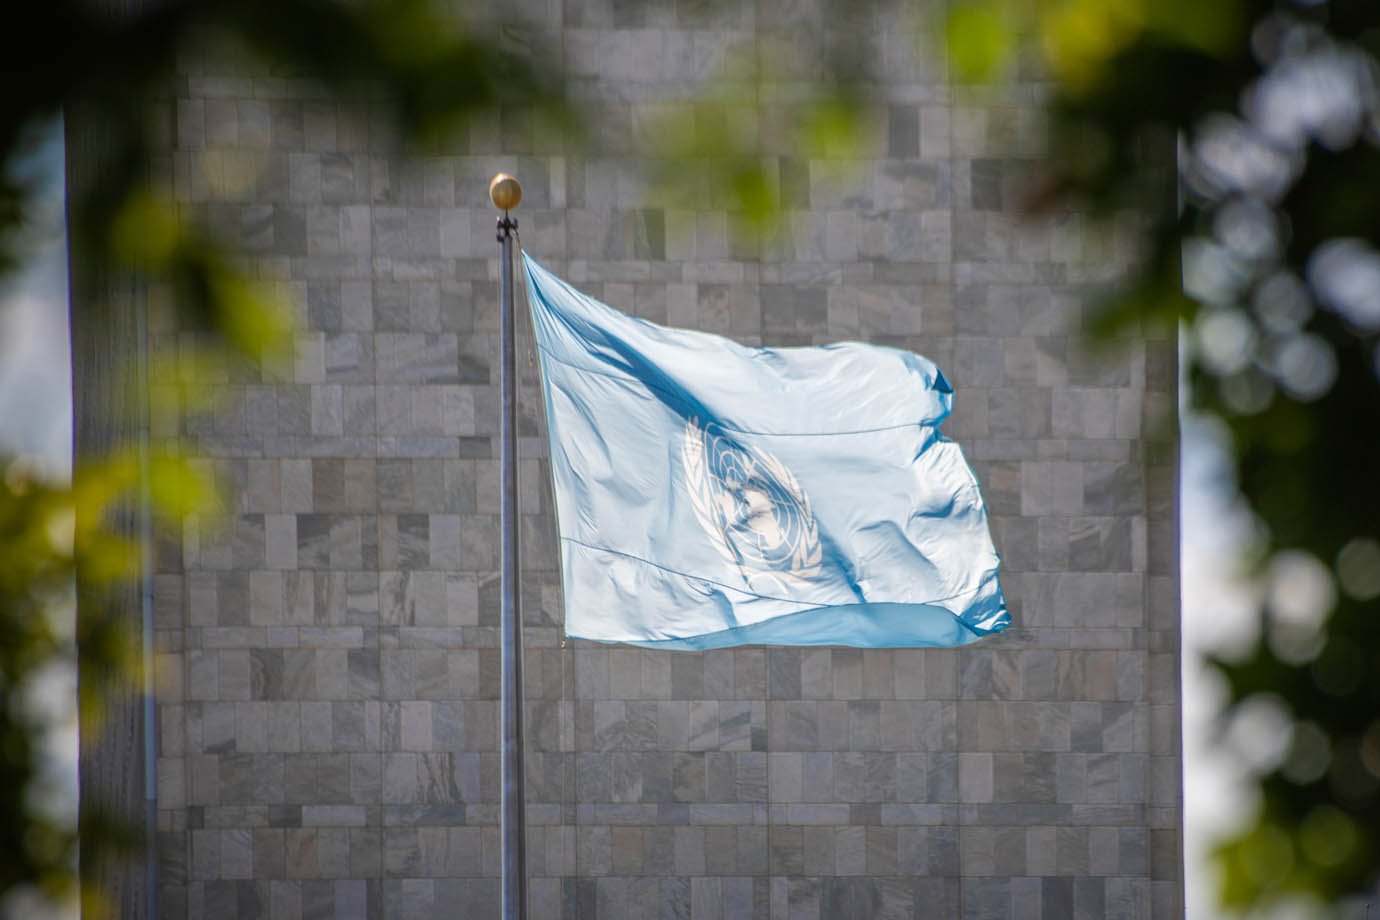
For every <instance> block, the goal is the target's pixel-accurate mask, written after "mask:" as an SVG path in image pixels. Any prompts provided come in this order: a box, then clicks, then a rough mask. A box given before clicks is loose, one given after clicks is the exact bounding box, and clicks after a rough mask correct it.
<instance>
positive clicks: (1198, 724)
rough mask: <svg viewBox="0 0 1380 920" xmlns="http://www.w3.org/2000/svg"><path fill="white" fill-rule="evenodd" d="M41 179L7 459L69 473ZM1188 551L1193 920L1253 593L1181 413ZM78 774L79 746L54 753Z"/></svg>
mask: <svg viewBox="0 0 1380 920" xmlns="http://www.w3.org/2000/svg"><path fill="white" fill-rule="evenodd" d="M22 168H23V169H24V170H26V171H28V172H29V173H30V174H31V175H33V176H35V177H38V178H39V179H40V182H39V188H40V193H39V197H38V205H39V207H38V213H39V216H40V219H39V221H38V222H37V224H38V226H37V228H36V232H35V233H34V234H32V237H31V238H32V239H33V240H34V242H35V244H34V245H33V246H32V247H31V249H30V251H29V252H28V253H27V254H26V256H25V259H24V264H23V268H22V270H21V271H20V272H19V273H18V274H17V275H16V276H15V277H13V278H11V279H10V280H9V281H8V282H7V283H6V284H5V285H4V287H0V453H10V454H15V453H19V454H26V455H30V456H34V457H37V458H41V461H42V465H43V467H44V468H45V469H46V470H48V471H49V472H50V473H51V474H52V475H54V476H65V475H67V474H68V473H69V472H70V469H71V442H72V423H71V417H72V411H71V407H72V404H71V358H70V352H69V346H68V340H67V335H68V324H67V262H66V249H65V245H64V242H65V241H64V237H63V185H62V143H61V131H60V126H58V125H54V126H53V129H52V130H51V131H50V132H49V133H48V135H47V136H46V137H45V138H44V141H43V143H42V144H41V145H39V146H38V148H37V149H36V151H35V153H34V155H33V156H32V157H31V158H30V159H29V160H28V161H27V162H26V163H25V164H24V165H23V167H22ZM1182 420H1183V443H1182V447H1181V451H1182V454H1181V460H1182V471H1183V475H1182V487H1181V493H1180V515H1181V516H1180V534H1181V536H1180V545H1181V550H1182V551H1181V559H1182V594H1183V608H1182V609H1183V647H1184V661H1183V690H1184V706H1183V720H1184V796H1185V802H1184V823H1185V833H1184V855H1185V863H1186V865H1185V888H1186V906H1187V916H1188V918H1189V920H1211V918H1213V917H1215V916H1217V914H1216V911H1215V910H1214V908H1213V904H1212V891H1213V887H1214V878H1213V875H1212V873H1211V870H1210V860H1209V853H1210V848H1211V842H1212V840H1213V839H1214V838H1215V837H1218V836H1220V835H1221V834H1222V833H1223V832H1225V831H1226V830H1228V829H1230V828H1231V827H1233V826H1234V824H1235V823H1237V822H1240V821H1241V820H1243V817H1244V816H1245V815H1247V814H1249V810H1250V808H1251V805H1252V802H1251V799H1250V798H1249V796H1248V795H1247V794H1246V791H1245V788H1244V785H1243V783H1242V782H1241V776H1240V773H1239V772H1238V769H1237V768H1236V767H1234V766H1233V763H1232V761H1231V759H1230V758H1229V757H1228V756H1227V755H1226V754H1224V753H1223V752H1221V751H1219V750H1216V749H1214V748H1212V747H1211V745H1210V744H1209V743H1208V742H1209V740H1210V739H1211V738H1213V737H1214V736H1215V735H1217V734H1219V732H1218V731H1217V727H1216V726H1215V724H1214V721H1213V714H1214V713H1215V712H1216V710H1217V708H1218V707H1219V706H1220V703H1221V701H1222V699H1223V698H1224V696H1225V694H1224V692H1223V688H1222V685H1221V683H1220V679H1218V678H1216V676H1215V674H1213V673H1212V672H1211V671H1209V669H1207V668H1206V666H1205V665H1203V664H1202V656H1203V655H1204V654H1206V653H1207V652H1209V651H1212V650H1215V649H1223V648H1228V647H1230V646H1232V645H1234V644H1236V643H1239V642H1240V641H1241V639H1242V638H1243V637H1249V636H1250V635H1251V630H1252V623H1253V620H1252V617H1251V608H1250V606H1249V603H1248V599H1249V595H1248V594H1247V593H1246V592H1245V590H1244V589H1243V587H1242V586H1241V584H1240V583H1239V582H1238V581H1237V580H1235V579H1234V578H1233V576H1232V572H1233V570H1234V564H1235V559H1236V554H1237V549H1238V547H1239V546H1240V544H1241V541H1242V540H1244V539H1245V536H1246V534H1247V532H1248V529H1249V518H1248V516H1247V515H1246V514H1245V513H1244V512H1243V511H1242V510H1241V508H1240V507H1239V506H1238V505H1236V504H1235V503H1234V501H1233V498H1232V496H1233V495H1234V489H1233V487H1232V483H1231V479H1230V472H1229V467H1228V465H1227V462H1226V455H1225V453H1224V452H1223V449H1222V446H1221V440H1220V438H1218V437H1216V436H1215V433H1214V430H1213V428H1212V426H1211V425H1209V424H1207V423H1205V422H1203V421H1201V420H1196V419H1194V418H1192V417H1189V416H1186V415H1185V416H1184V417H1183V419H1182ZM56 756H57V757H58V760H59V761H60V763H62V764H66V765H67V769H69V771H71V772H72V775H73V776H74V775H75V773H74V770H75V739H74V738H72V739H68V743H67V744H65V745H62V746H61V748H60V749H59V750H58V751H57V752H56Z"/></svg>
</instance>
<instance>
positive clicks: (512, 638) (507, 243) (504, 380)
mask: <svg viewBox="0 0 1380 920" xmlns="http://www.w3.org/2000/svg"><path fill="white" fill-rule="evenodd" d="M489 199H490V200H491V201H493V203H494V206H495V207H497V208H498V209H499V210H500V211H502V212H503V216H502V217H500V218H499V219H498V242H499V243H500V244H501V249H502V253H503V254H502V265H501V266H500V269H499V295H500V296H499V301H500V307H499V312H500V314H501V316H500V319H499V330H500V335H499V338H500V340H501V345H502V352H503V355H502V361H501V364H500V366H501V372H500V375H499V376H500V381H501V388H502V391H503V397H502V405H503V409H502V413H501V415H500V418H499V442H500V456H501V461H502V462H501V466H500V472H499V491H500V492H501V493H502V495H503V508H502V518H501V524H500V526H501V528H502V535H501V541H502V563H501V569H500V573H501V574H500V582H501V584H500V587H501V589H502V595H503V606H502V615H501V620H500V627H501V629H500V631H501V634H502V635H501V649H502V651H501V658H502V662H501V664H502V668H501V670H502V675H501V677H502V691H501V696H502V709H503V720H502V721H503V812H502V822H501V834H502V845H503V875H502V891H503V901H502V905H503V907H502V918H503V920H527V839H526V838H527V798H526V788H525V787H526V783H525V777H524V774H523V759H524V758H523V726H522V715H523V713H522V605H521V603H520V599H519V594H518V573H519V571H521V565H520V560H519V557H518V506H517V500H518V481H517V473H518V467H517V345H516V342H515V338H516V335H515V332H516V330H515V326H516V317H515V315H514V313H513V236H514V231H516V230H517V221H516V220H513V219H512V218H511V217H510V216H509V214H508V212H509V211H511V210H512V209H513V208H516V207H517V206H518V203H519V202H520V201H522V186H521V185H519V184H518V180H517V179H515V178H513V177H512V176H510V175H508V174H507V173H499V174H498V175H496V176H494V178H493V181H492V182H490V183H489Z"/></svg>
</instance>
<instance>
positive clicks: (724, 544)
mask: <svg viewBox="0 0 1380 920" xmlns="http://www.w3.org/2000/svg"><path fill="white" fill-rule="evenodd" d="M726 440H727V439H724V438H722V436H720V435H717V434H715V433H713V432H711V431H709V430H708V428H707V427H706V426H702V425H701V424H700V423H699V420H698V419H694V418H691V419H689V420H688V421H687V422H686V425H685V436H684V438H683V439H682V442H681V460H682V462H683V463H684V465H685V475H686V480H687V483H688V486H689V488H688V489H687V491H688V492H689V493H690V505H691V507H692V508H694V510H695V517H696V519H697V520H698V521H699V523H700V527H701V528H703V530H704V532H705V534H706V535H707V536H708V537H709V540H710V542H711V543H712V544H713V546H714V548H715V549H716V550H717V551H718V553H719V555H720V556H721V557H722V558H723V560H724V561H725V562H727V563H729V564H730V565H733V566H735V567H737V568H738V569H739V570H740V571H741V572H742V573H743V576H744V577H745V578H747V579H748V582H749V584H751V583H752V581H753V579H755V578H758V577H761V576H767V577H770V578H774V579H776V580H778V581H780V582H783V583H786V584H791V583H795V584H804V583H806V582H809V581H811V580H813V579H815V578H817V577H818V576H819V573H820V569H821V567H822V563H823V558H824V552H823V545H822V543H821V541H820V539H819V523H818V522H817V521H816V520H815V515H814V511H813V509H812V508H811V507H810V499H809V496H807V495H806V494H805V491H804V490H803V489H801V487H800V482H799V481H798V480H797V479H796V478H795V474H794V473H792V472H791V471H790V469H789V468H788V467H787V466H786V465H785V464H784V463H782V462H781V460H780V459H779V458H777V457H775V456H773V455H772V454H770V453H768V452H767V451H764V450H761V449H760V448H757V447H745V446H742V445H739V444H736V443H732V442H728V443H729V444H731V447H730V448H729V449H730V450H731V451H733V452H734V453H737V454H739V455H740V457H741V458H742V459H744V460H746V461H747V467H748V469H749V470H751V472H752V474H753V476H754V477H755V478H759V479H760V480H761V481H762V483H763V484H765V485H769V486H774V487H775V488H774V489H772V490H771V491H772V492H773V493H774V495H772V496H771V501H770V508H769V509H768V510H769V512H770V514H771V515H772V518H773V522H775V521H776V520H777V518H778V517H779V516H780V515H781V514H782V513H784V514H785V516H787V517H789V518H791V519H792V520H791V521H790V523H793V524H795V526H794V527H792V528H790V529H789V530H785V531H783V532H784V533H786V534H789V535H790V536H789V545H773V546H770V547H768V549H772V550H774V552H772V554H771V555H770V556H768V555H767V554H766V553H764V552H763V547H762V545H761V540H762V538H763V535H762V534H761V532H760V531H758V530H757V529H756V528H754V527H753V526H752V524H751V522H750V521H749V522H745V521H744V520H743V519H741V518H739V519H737V520H730V519H729V517H728V515H727V514H726V512H725V510H724V509H723V507H722V504H721V500H722V499H724V498H728V497H729V493H728V492H727V489H726V486H727V485H728V484H727V483H725V482H724V481H723V479H722V477H721V476H720V475H719V474H718V472H717V471H715V470H714V469H712V467H713V465H714V462H713V454H714V442H716V441H726ZM761 491H765V490H761ZM759 513H760V512H759ZM730 529H732V530H734V531H735V532H737V533H739V534H741V533H742V532H743V531H744V530H747V531H749V532H750V533H751V534H752V535H753V536H756V537H757V538H758V539H757V540H755V541H754V540H752V539H745V538H743V537H739V538H738V539H730V537H729V531H730Z"/></svg>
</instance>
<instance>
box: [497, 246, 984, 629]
mask: <svg viewBox="0 0 1380 920" xmlns="http://www.w3.org/2000/svg"><path fill="white" fill-rule="evenodd" d="M524 262H525V265H526V268H527V291H528V300H529V302H530V304H531V307H532V318H533V323H534V325H535V328H536V335H537V349H538V354H539V356H540V360H541V370H542V384H543V390H544V393H545V397H546V418H547V427H548V430H549V433H550V438H551V470H552V479H553V481H554V484H555V494H556V512H557V519H558V529H559V531H560V539H561V565H562V575H563V581H564V587H565V627H566V633H567V634H568V635H570V636H572V637H575V638H581V639H597V640H600V641H605V642H630V643H635V644H638V645H647V646H652V647H657V648H679V649H705V648H718V647H722V646H728V645H744V644H749V643H770V644H787V645H854V646H862V647H870V648H882V647H899V646H924V645H941V646H952V645H961V644H963V643H965V642H971V641H973V640H975V639H978V638H981V637H982V636H985V635H987V634H988V633H992V632H997V631H999V630H1002V629H1004V628H1006V626H1007V625H1008V624H1009V623H1010V616H1009V615H1008V614H1007V611H1006V604H1005V601H1004V600H1003V598H1002V593H1001V588H1000V586H999V585H998V582H997V569H998V559H997V554H996V551H995V550H994V549H993V547H992V540H991V537H990V535H989V534H988V528H987V512H986V509H985V508H984V507H983V503H982V496H981V494H980V493H979V491H978V484H977V481H976V480H975V479H974V477H973V473H972V471H971V470H970V469H969V468H968V464H967V463H966V462H965V461H964V459H963V455H962V453H961V452H960V451H959V449H958V445H956V444H954V443H953V442H952V441H949V440H947V439H946V438H944V437H943V435H941V434H940V432H939V426H940V423H942V422H943V421H944V419H945V418H946V417H947V416H948V415H949V412H950V410H951V408H952V405H953V390H952V389H951V387H950V386H949V383H948V381H947V380H945V379H944V375H943V374H941V373H940V372H939V369H938V368H937V367H935V365H934V364H933V363H931V362H930V361H928V360H926V359H925V358H922V357H920V356H918V355H914V354H911V353H909V352H904V351H899V350H896V349H891V348H882V347H878V346H872V345H863V344H860V343H856V342H843V343H839V344H836V345H826V346H823V347H819V348H778V349H772V348H748V347H744V346H742V345H738V344H736V343H734V342H731V341H728V340H727V339H723V338H720V337H718V336H714V335H708V334H706V333H702V332H692V331H689V330H683V329H667V328H663V327H661V326H657V325H654V324H652V323H649V322H646V321H645V320H640V319H636V318H633V317H630V316H626V315H624V314H622V313H619V312H618V311H616V310H614V309H612V308H610V307H608V306H605V305H604V304H602V303H599V302H598V301H596V300H593V299H592V298H589V297H586V296H584V295H583V294H581V293H579V292H578V291H576V290H574V289H573V288H571V287H570V286H569V285H568V284H566V283H565V282H564V281H562V280H561V279H559V278H557V277H556V276H555V275H552V274H551V273H550V272H548V271H546V270H545V269H544V268H542V267H541V266H540V265H539V264H537V262H536V261H535V260H533V259H532V258H531V257H528V256H526V255H524Z"/></svg>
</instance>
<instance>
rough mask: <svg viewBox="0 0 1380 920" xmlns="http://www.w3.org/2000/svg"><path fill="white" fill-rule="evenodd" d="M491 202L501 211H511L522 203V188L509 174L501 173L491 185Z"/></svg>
mask: <svg viewBox="0 0 1380 920" xmlns="http://www.w3.org/2000/svg"><path fill="white" fill-rule="evenodd" d="M489 200H490V201H492V202H493V203H494V207H496V208H498V209H499V210H500V211H511V210H513V208H516V207H517V206H518V204H519V203H520V202H521V201H522V186H521V185H520V184H519V183H518V180H517V179H516V178H514V177H513V176H510V175H508V174H507V173H499V174H498V175H496V176H494V178H493V181H492V182H490V183H489Z"/></svg>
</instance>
